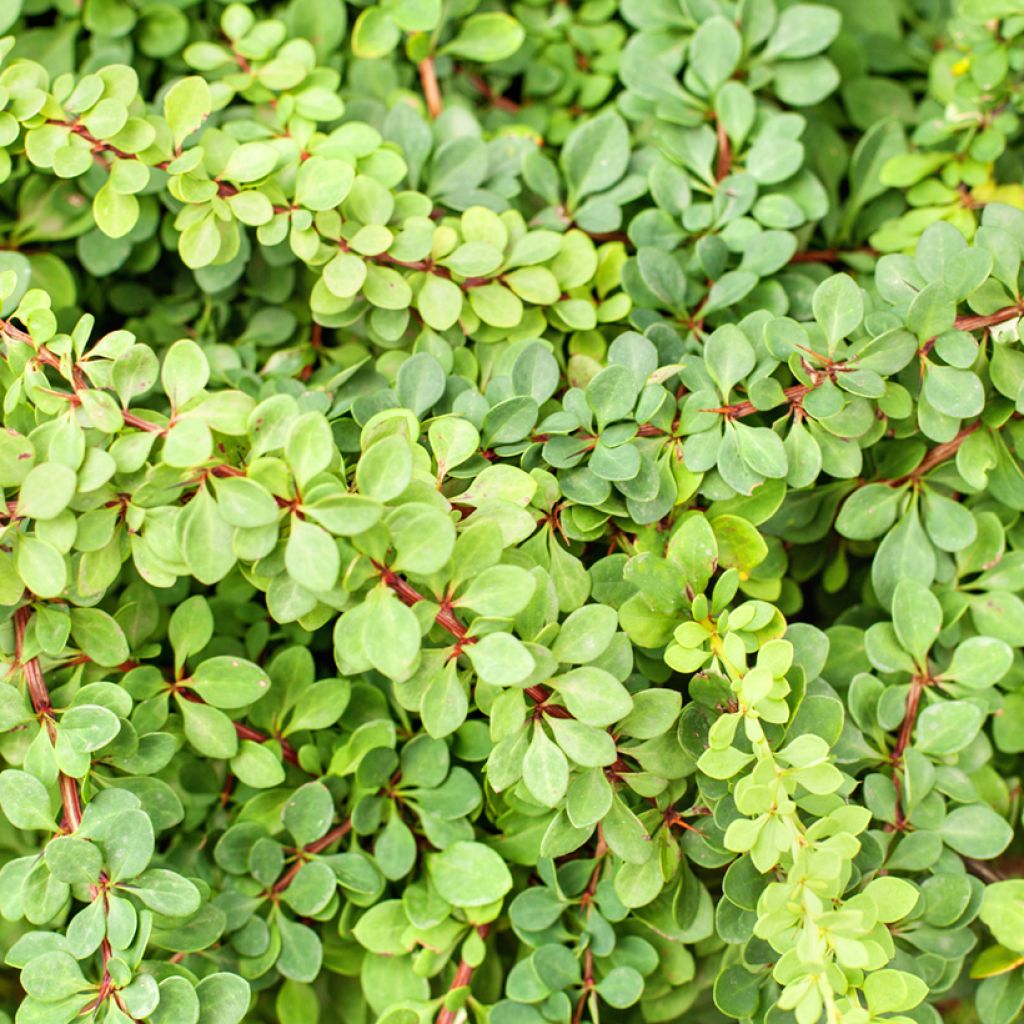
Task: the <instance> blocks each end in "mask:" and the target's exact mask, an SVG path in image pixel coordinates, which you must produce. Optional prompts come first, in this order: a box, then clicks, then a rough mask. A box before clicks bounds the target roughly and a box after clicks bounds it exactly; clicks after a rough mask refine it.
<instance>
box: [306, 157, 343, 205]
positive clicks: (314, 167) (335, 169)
mask: <svg viewBox="0 0 1024 1024" xmlns="http://www.w3.org/2000/svg"><path fill="white" fill-rule="evenodd" d="M354 181H355V170H354V169H353V168H352V165H351V164H349V163H346V162H345V161H344V160H332V159H330V158H329V157H320V156H313V157H310V158H309V159H308V160H306V161H304V162H303V163H302V164H301V165H300V166H299V173H298V174H297V175H296V178H295V202H296V203H298V204H299V205H301V206H304V207H306V209H307V210H333V209H334V207H336V206H339V205H340V204H341V202H342V200H343V199H344V198H345V197H346V196H347V195H348V193H349V190H350V189H351V188H352V183H353V182H354Z"/></svg>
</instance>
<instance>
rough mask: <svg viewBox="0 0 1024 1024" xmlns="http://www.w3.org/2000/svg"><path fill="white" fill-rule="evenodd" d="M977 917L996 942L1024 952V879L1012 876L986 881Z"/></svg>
mask: <svg viewBox="0 0 1024 1024" xmlns="http://www.w3.org/2000/svg"><path fill="white" fill-rule="evenodd" d="M978 917H980V918H981V920H982V921H984V922H985V924H986V925H988V928H989V931H991V932H992V935H993V936H994V937H995V940H996V942H999V943H1001V944H1002V945H1003V946H1006V947H1007V949H1012V950H1014V951H1015V952H1017V953H1024V880H1022V879H1019V878H1012V879H1007V880H1006V881H1000V882H992V883H990V884H988V885H986V886H985V895H984V898H983V899H982V901H981V910H979V911H978Z"/></svg>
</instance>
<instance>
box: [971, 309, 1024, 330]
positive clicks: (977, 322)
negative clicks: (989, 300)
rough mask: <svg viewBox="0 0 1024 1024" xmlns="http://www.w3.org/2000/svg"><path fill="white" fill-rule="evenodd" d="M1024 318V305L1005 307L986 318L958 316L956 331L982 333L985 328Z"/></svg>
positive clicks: (985, 316) (988, 314)
mask: <svg viewBox="0 0 1024 1024" xmlns="http://www.w3.org/2000/svg"><path fill="white" fill-rule="evenodd" d="M1019 316H1024V303H1022V304H1018V305H1016V306H1003V308H1002V309H997V310H996V311H995V312H994V313H987V314H985V315H984V316H973V315H972V316H958V317H957V318H956V324H955V326H956V329H957V330H958V331H980V330H982V329H983V328H987V327H994V326H995V325H996V324H1004V323H1006V322H1007V321H1008V320H1015V319H1016V318H1017V317H1019Z"/></svg>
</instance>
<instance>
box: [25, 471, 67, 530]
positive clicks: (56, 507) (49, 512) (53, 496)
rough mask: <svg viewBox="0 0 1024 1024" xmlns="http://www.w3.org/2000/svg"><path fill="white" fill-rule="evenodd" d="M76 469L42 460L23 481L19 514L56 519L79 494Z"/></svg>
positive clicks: (31, 517)
mask: <svg viewBox="0 0 1024 1024" xmlns="http://www.w3.org/2000/svg"><path fill="white" fill-rule="evenodd" d="M77 484H78V481H77V479H76V477H75V471H74V470H73V469H70V468H69V467H68V466H64V465H62V464H61V463H59V462H40V463H38V464H37V465H35V466H33V467H32V468H31V469H30V470H29V471H28V475H27V476H26V477H25V479H24V480H23V481H22V484H21V492H20V494H19V495H18V515H20V516H27V517H28V518H30V519H56V518H57V516H59V515H60V514H61V512H63V511H64V509H66V508H67V507H68V505H69V504H70V502H71V499H72V498H73V497H74V496H75V488H76V487H77Z"/></svg>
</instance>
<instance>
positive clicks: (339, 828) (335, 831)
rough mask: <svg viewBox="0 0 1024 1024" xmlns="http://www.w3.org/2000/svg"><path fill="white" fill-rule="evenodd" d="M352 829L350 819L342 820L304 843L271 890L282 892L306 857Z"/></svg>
mask: <svg viewBox="0 0 1024 1024" xmlns="http://www.w3.org/2000/svg"><path fill="white" fill-rule="evenodd" d="M351 831H352V821H351V819H349V820H348V821H343V822H342V823H341V824H340V825H336V826H335V827H334V828H332V829H331V831H330V832H328V833H327V834H326V835H324V836H321V837H320V838H319V839H315V840H314V841H313V842H311V843H306V845H305V846H304V847H303V848H302V851H301V852H300V853H299V854H298V855H297V856H296V858H295V863H293V864H291V865H290V866H289V867H288V869H287V870H286V871H285V872H284V874H283V875H281V877H280V878H279V879H278V880H277V881H276V882H275V883H274V884H273V886H272V887H271V892H273V893H275V894H277V893H282V892H284V891H285V889H287V888H288V886H289V885H291V884H292V882H294V881H295V876H296V875H297V874H298V873H299V872H300V871H301V870H302V868H303V865H304V864H306V861H307V858H308V857H310V856H312V855H313V854H317V853H323V852H324V850H326V849H327V847H328V846H330V845H331V844H332V843H336V842H337V841H338V840H339V839H344V838H345V836H347V835H348V834H349V832H351Z"/></svg>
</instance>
